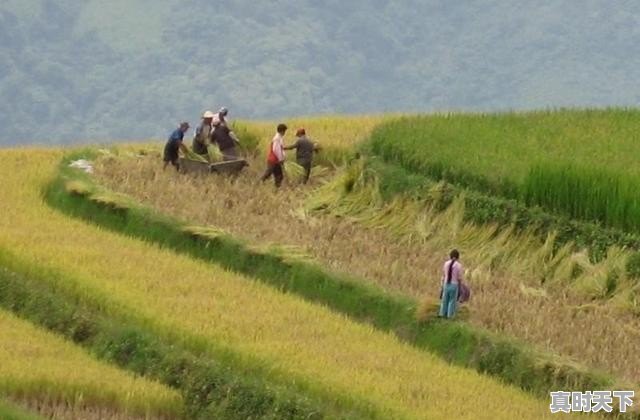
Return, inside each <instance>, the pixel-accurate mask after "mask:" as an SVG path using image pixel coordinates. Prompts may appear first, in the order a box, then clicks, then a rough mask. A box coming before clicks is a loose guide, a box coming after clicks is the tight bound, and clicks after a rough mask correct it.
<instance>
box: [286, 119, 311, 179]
mask: <svg viewBox="0 0 640 420" xmlns="http://www.w3.org/2000/svg"><path fill="white" fill-rule="evenodd" d="M296 137H297V140H296V142H295V143H294V144H292V145H291V146H287V147H285V148H284V150H293V149H296V162H297V163H298V165H300V166H302V168H304V176H303V178H302V183H303V184H306V183H307V182H308V181H309V176H310V175H311V164H312V162H313V153H314V152H317V151H318V150H319V148H318V146H317V145H316V144H315V143H314V142H313V141H311V140H310V139H309V138H308V137H307V132H306V130H305V129H304V128H299V129H298V131H296Z"/></svg>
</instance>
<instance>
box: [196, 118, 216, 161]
mask: <svg viewBox="0 0 640 420" xmlns="http://www.w3.org/2000/svg"><path fill="white" fill-rule="evenodd" d="M214 117H215V114H214V113H213V112H211V111H207V112H205V113H204V114H202V122H201V123H200V125H198V128H196V132H195V134H194V135H193V152H194V153H197V154H199V155H204V156H207V154H208V153H207V146H208V145H209V144H211V132H212V131H213V118H214Z"/></svg>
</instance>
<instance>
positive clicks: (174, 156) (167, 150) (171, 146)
mask: <svg viewBox="0 0 640 420" xmlns="http://www.w3.org/2000/svg"><path fill="white" fill-rule="evenodd" d="M188 130H189V123H188V122H182V123H180V127H178V128H176V129H175V130H174V132H173V133H171V136H170V137H169V140H168V141H167V144H166V145H165V146H164V167H163V168H166V167H167V165H168V164H169V163H171V164H172V165H173V166H175V168H176V170H178V169H180V165H179V164H178V150H182V152H183V153H185V154H186V153H188V152H189V149H187V146H185V145H184V144H183V143H182V139H183V138H184V133H186V132H187V131H188Z"/></svg>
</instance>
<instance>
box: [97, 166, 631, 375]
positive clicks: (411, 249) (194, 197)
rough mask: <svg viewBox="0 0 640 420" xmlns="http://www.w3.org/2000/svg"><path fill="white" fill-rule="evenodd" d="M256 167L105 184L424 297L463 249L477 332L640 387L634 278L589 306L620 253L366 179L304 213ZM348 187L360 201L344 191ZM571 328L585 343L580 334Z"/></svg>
mask: <svg viewBox="0 0 640 420" xmlns="http://www.w3.org/2000/svg"><path fill="white" fill-rule="evenodd" d="M252 168H254V165H252V166H251V167H250V168H249V170H248V171H246V172H245V173H243V174H241V175H240V176H239V177H238V178H235V179H220V178H217V177H211V178H207V180H209V181H210V182H206V183H204V184H203V179H202V178H200V177H191V176H180V175H177V174H175V173H174V172H172V171H162V169H161V165H159V164H158V161H157V160H155V159H152V158H148V157H142V158H138V159H116V160H108V161H105V160H99V161H98V163H97V165H96V177H97V178H98V180H99V181H100V182H101V183H103V184H104V185H106V186H108V187H109V188H111V189H114V190H116V191H120V192H123V193H126V194H128V195H131V196H133V197H134V198H136V199H138V200H140V201H142V202H143V203H145V204H148V205H151V206H153V207H154V208H156V209H158V210H159V211H162V212H164V213H167V214H170V215H172V216H175V217H178V218H180V219H183V220H188V221H191V222H193V223H197V224H203V225H212V226H216V227H219V228H220V227H221V228H224V230H225V231H228V232H229V233H231V234H233V235H237V236H238V237H240V238H242V239H245V240H248V241H250V242H251V243H254V244H255V243H257V244H264V243H266V244H269V243H271V244H273V243H277V244H289V245H294V246H296V247H297V248H298V249H300V250H303V251H304V252H305V253H306V254H308V255H310V256H311V257H313V258H314V259H315V260H317V261H318V262H319V263H320V264H322V265H323V266H325V267H328V268H330V269H333V270H336V271H339V272H345V273H349V274H352V275H356V276H359V277H361V278H363V279H366V280H369V281H372V282H375V283H376V284H378V285H379V286H381V287H383V288H385V289H387V290H389V291H393V292H400V293H402V294H405V295H410V296H412V297H415V298H418V299H422V298H423V297H425V296H436V295H437V293H438V290H439V289H438V288H439V286H438V278H439V275H440V274H439V269H440V266H441V264H442V261H443V259H444V258H445V256H446V253H447V252H448V250H449V249H450V248H451V247H453V246H456V247H460V249H461V251H462V253H463V259H464V261H465V263H466V264H467V267H468V268H469V270H470V275H471V280H470V281H471V284H472V288H473V289H474V298H473V299H472V301H471V303H470V304H469V312H470V315H469V322H471V323H474V324H476V325H480V326H483V327H486V328H488V329H490V330H492V331H495V332H499V333H503V334H507V335H509V336H514V337H518V338H520V339H522V340H524V341H527V342H529V343H532V344H535V345H537V346H538V347H540V348H542V349H545V350H549V351H551V352H554V353H559V354H562V355H569V356H572V357H573V358H575V359H577V360H580V361H581V362H583V363H585V364H588V365H590V366H595V367H597V368H601V369H604V370H607V371H611V372H615V373H616V374H618V375H620V376H623V377H625V378H627V379H631V380H634V381H635V380H637V379H638V378H640V354H639V353H638V352H637V351H636V348H637V347H638V346H639V345H640V335H638V334H637V333H635V332H634V333H629V332H628V331H627V330H626V329H625V330H620V329H619V328H618V327H616V326H617V325H620V324H624V325H628V326H629V330H630V331H634V330H636V329H637V330H638V331H640V322H638V320H637V319H636V318H635V316H633V315H632V312H633V311H637V310H638V307H637V305H634V302H635V301H636V296H637V292H638V288H637V287H635V286H633V280H632V279H628V278H624V276H623V277H621V278H619V279H618V285H617V286H618V287H617V288H616V289H615V295H614V296H613V297H610V298H612V301H609V300H603V301H601V303H598V304H595V305H593V304H591V305H587V304H588V303H591V302H592V300H593V298H594V297H596V296H595V295H594V294H593V293H594V292H595V293H597V291H598V290H602V288H601V286H602V285H605V286H606V284H607V281H608V280H607V279H608V278H611V276H610V275H609V274H610V273H615V272H616V270H617V267H618V266H619V264H620V262H619V258H620V257H619V256H617V254H616V256H615V257H614V256H613V255H612V258H606V259H604V260H603V261H602V262H600V263H598V264H593V263H591V262H590V261H589V259H588V258H586V256H585V255H584V254H583V253H581V252H571V253H566V252H565V253H559V254H558V256H557V257H554V254H553V252H552V250H553V248H554V246H553V237H550V238H549V239H548V240H547V241H544V240H541V239H540V238H538V237H537V236H536V235H533V234H530V233H526V232H525V233H524V234H518V233H517V232H515V231H513V230H506V231H504V232H500V231H499V230H498V228H497V227H496V226H482V227H478V226H474V225H472V224H469V223H465V222H464V220H463V213H464V212H463V208H462V207H461V206H460V204H461V203H460V202H458V203H457V205H455V206H452V207H451V208H450V209H448V210H447V211H446V212H444V213H441V212H440V211H436V210H434V209H431V208H429V207H428V206H425V204H424V203H415V202H411V201H406V200H405V201H397V202H395V203H392V204H390V205H389V206H386V205H385V202H384V200H383V199H382V198H381V197H380V195H379V192H378V191H377V190H376V189H375V188H372V186H370V185H367V184H366V183H365V184H363V185H362V186H361V188H360V187H358V188H360V189H357V188H355V187H354V184H356V181H354V180H353V179H348V178H350V177H351V178H356V179H358V177H360V173H359V172H358V171H355V172H354V173H346V174H343V175H340V176H339V177H338V180H337V181H336V182H332V183H331V184H330V185H327V186H326V187H322V189H321V190H319V191H313V192H312V193H311V195H312V199H313V201H315V206H316V207H322V208H325V211H326V212H327V213H328V214H327V215H324V214H319V213H318V212H314V211H307V210H305V207H308V206H311V205H312V204H314V203H313V202H310V201H309V197H308V195H309V190H308V189H307V188H298V187H294V188H283V189H281V190H280V191H278V193H277V194H274V192H273V187H272V185H270V184H268V185H263V184H260V183H257V182H256V181H255V180H256V178H257V177H258V175H259V172H252V171H253V170H254V169H252ZM354 168H355V169H357V168H356V167H355V166H354ZM347 184H350V185H351V188H352V191H353V194H346V193H345V192H344V191H345V188H346V185H347ZM317 185H318V184H317V183H316V184H315V186H317ZM437 193H438V191H437V190H434V191H433V194H437ZM177 196H179V197H180V199H179V200H167V199H166V197H177ZM231 215H232V216H231ZM334 215H343V216H345V217H343V218H336V217H334ZM391 233H392V234H393V235H390V234H391ZM623 258H626V255H623ZM575 266H579V267H580V270H581V275H580V276H578V279H575V278H573V279H572V277H571V274H572V272H574V267H575ZM543 281H545V284H542V282H543ZM594 285H600V286H597V287H594ZM607 299H608V298H607ZM618 308H622V309H623V310H622V311H621V310H620V309H618ZM566 325H571V326H572V327H571V328H572V330H577V331H581V332H582V333H580V334H575V335H571V336H569V335H567V334H566ZM613 341H615V343H616V345H615V346H612V345H610V343H611V342H613ZM636 366H637V367H636Z"/></svg>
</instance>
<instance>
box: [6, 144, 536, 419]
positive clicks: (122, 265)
mask: <svg viewBox="0 0 640 420" xmlns="http://www.w3.org/2000/svg"><path fill="white" fill-rule="evenodd" d="M2 153H3V158H4V161H5V162H7V166H6V168H3V170H2V172H3V176H4V177H5V179H7V180H8V181H9V185H12V188H8V189H7V191H6V192H5V196H6V200H5V201H3V203H2V210H3V212H5V214H6V215H7V216H8V217H7V218H5V222H2V229H1V230H0V232H1V233H0V246H1V247H2V248H3V249H5V250H6V249H11V250H12V253H13V254H12V255H8V254H5V255H4V256H3V257H2V264H3V265H5V266H7V267H8V268H10V269H12V270H15V271H19V272H23V273H26V274H29V275H31V276H33V277H34V278H36V279H37V281H39V282H42V283H43V285H49V286H52V287H54V288H55V295H56V296H75V299H77V300H79V301H80V302H83V303H84V304H86V305H89V308H93V309H95V306H97V307H98V308H101V309H102V310H103V313H104V314H105V315H106V316H112V317H116V318H118V317H120V318H123V319H128V320H130V321H135V322H136V323H137V325H139V326H144V329H145V331H147V332H148V333H149V334H152V335H153V336H157V337H161V338H165V339H171V340H173V342H175V343H178V344H180V345H182V346H185V347H186V348H189V349H191V350H192V351H194V352H198V353H200V354H203V355H208V356H209V357H211V358H212V359H214V360H218V361H221V362H224V365H225V366H226V367H227V369H228V370H229V371H231V372H233V371H236V372H243V376H244V377H247V378H257V379H259V380H260V381H258V383H263V384H265V385H266V386H268V389H269V390H272V391H273V390H274V389H276V390H277V389H280V390H283V389H284V390H285V391H287V390H288V391H289V393H288V394H287V393H286V392H283V393H282V394H279V395H278V396H283V397H287V396H288V397H291V396H292V395H305V396H308V397H309V400H310V403H309V405H310V406H313V403H315V404H316V405H315V407H316V408H320V409H321V410H320V413H325V414H326V415H327V416H329V417H334V416H337V417H343V416H345V415H351V416H356V417H361V416H365V417H376V416H380V417H385V418H388V417H390V416H391V417H394V418H418V417H424V416H434V417H440V416H444V415H453V416H456V417H461V418H464V417H477V415H478V414H479V413H478V412H477V411H476V410H475V408H474V407H476V406H477V405H478V404H480V402H482V403H483V404H484V406H485V407H486V414H487V416H488V417H491V418H500V417H505V418H506V417H509V418H512V417H513V415H514V414H515V415H517V416H522V417H524V418H528V417H535V418H539V417H540V416H545V415H546V414H547V413H548V407H547V405H548V403H547V402H546V401H539V400H534V399H532V398H531V397H528V396H526V395H525V394H523V393H522V392H520V391H517V390H515V389H512V388H509V387H507V386H504V385H499V384H498V383H497V382H495V381H492V380H490V379H488V378H486V377H483V376H480V375H478V374H476V373H474V372H471V371H466V370H462V369H459V368H455V367H451V366H449V365H447V364H446V363H444V362H442V361H441V360H439V359H438V358H437V357H435V356H431V355H428V354H425V353H422V352H419V351H416V350H415V349H412V348H410V347H408V346H405V345H402V344H401V343H399V342H398V340H397V339H395V338H393V337H392V336H390V335H386V334H382V333H380V332H376V331H375V330H372V329H371V328H369V327H365V326H361V325H357V324H354V323H352V322H350V321H349V320H348V319H346V318H344V317H342V316H338V315H335V314H333V313H331V312H330V311H329V310H327V309H325V308H321V307H318V306H315V305H312V304H309V303H305V302H303V301H301V300H299V299H298V298H296V297H294V296H291V295H288V294H283V293H281V292H279V291H276V290H273V289H272V288H270V287H267V286H265V285H261V284H260V283H257V282H253V281H251V280H250V279H247V278H243V277H241V276H239V275H236V274H232V273H229V272H225V271H224V270H222V269H220V268H218V267H215V266H211V265H208V264H205V263H201V262H197V261H194V260H191V259H189V258H187V257H184V256H181V255H178V254H175V253H173V252H170V251H169V250H167V249H159V248H158V247H156V246H153V245H151V244H145V243H143V242H140V241H137V240H135V239H133V238H127V237H123V236H120V235H117V234H114V233H109V232H105V231H103V230H101V229H99V228H96V227H95V226H90V225H86V224H84V223H81V222H79V221H76V220H72V219H70V218H68V217H67V216H64V215H62V214H60V213H58V212H56V211H54V210H53V209H50V208H48V207H47V206H46V205H44V204H43V203H42V199H41V197H40V191H41V189H42V188H44V187H45V186H46V184H47V183H48V182H49V181H50V180H51V176H52V175H53V174H54V173H55V170H56V167H57V165H56V162H55V161H56V160H57V159H58V158H59V154H58V153H56V152H49V151H41V152H40V151H34V150H28V151H27V150H25V151H6V152H2ZM96 217H100V216H99V215H96ZM139 222H142V221H140V220H139ZM148 230H152V228H151V227H149V226H148ZM19 232H30V234H29V235H21V234H19ZM43 267H44V268H43ZM46 269H48V270H53V271H52V273H54V275H47V274H51V272H48V271H46ZM43 270H44V271H43ZM186 273H188V275H186ZM17 283H18V282H16V283H12V286H15V287H19V285H18V284H17ZM37 292H39V291H38V290H34V289H33V288H29V289H28V290H26V293H37ZM33 307H34V309H33V310H34V311H35V310H37V305H33ZM134 338H135V337H134ZM372 349H375V351H372ZM135 350H136V349H135V348H134V349H132V351H133V355H132V356H131V357H140V356H141V355H136V354H135ZM177 368H178V366H174V369H177ZM425 378H437V380H433V381H425V380H424V379H425ZM460 389H475V390H477V391H476V392H475V393H474V394H473V395H470V396H469V398H465V399H464V400H459V399H455V398H444V399H442V398H440V397H441V396H442V395H456V394H457V393H458V392H459V390H460ZM272 396H273V392H272ZM289 401H291V400H289ZM434 401H437V403H435V404H434ZM461 401H462V402H461ZM255 402H256V401H253V400H247V401H245V403H246V405H245V406H244V408H245V409H247V410H250V409H251V408H254V407H253V406H251V404H252V403H255ZM293 402H295V401H293ZM293 402H292V403H293ZM296 408H300V407H298V406H296ZM297 413H298V414H299V415H303V416H309V415H310V414H311V413H310V412H308V411H304V410H303V409H300V411H298V412H297ZM480 414H482V413H480Z"/></svg>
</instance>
